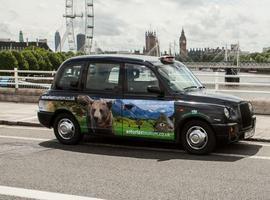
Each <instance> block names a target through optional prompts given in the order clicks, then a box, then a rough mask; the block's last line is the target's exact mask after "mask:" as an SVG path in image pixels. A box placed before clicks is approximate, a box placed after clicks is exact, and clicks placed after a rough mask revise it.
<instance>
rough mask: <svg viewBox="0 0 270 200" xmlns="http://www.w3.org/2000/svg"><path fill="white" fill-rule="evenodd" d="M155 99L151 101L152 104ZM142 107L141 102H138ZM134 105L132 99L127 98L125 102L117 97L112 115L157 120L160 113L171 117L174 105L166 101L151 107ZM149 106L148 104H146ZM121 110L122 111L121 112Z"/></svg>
mask: <svg viewBox="0 0 270 200" xmlns="http://www.w3.org/2000/svg"><path fill="white" fill-rule="evenodd" d="M134 102H138V101H137V100H134ZM154 103H155V101H153V105H154ZM140 106H141V107H142V106H143V104H140ZM141 107H139V106H138V105H136V104H135V103H132V100H129V101H128V103H127V102H125V100H124V101H123V100H120V99H117V100H115V102H114V104H113V107H112V111H113V114H114V115H118V116H123V117H126V118H130V119H152V120H157V119H158V118H159V117H160V115H161V113H162V114H165V115H166V116H167V117H172V116H173V113H174V107H173V106H172V105H171V104H170V105H166V102H164V105H162V106H160V105H159V106H158V107H157V108H155V107H154V106H153V108H151V109H143V108H141ZM148 107H149V106H148ZM121 112H122V113H121Z"/></svg>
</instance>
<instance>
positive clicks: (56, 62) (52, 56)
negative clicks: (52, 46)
mask: <svg viewBox="0 0 270 200" xmlns="http://www.w3.org/2000/svg"><path fill="white" fill-rule="evenodd" d="M48 58H49V60H50V62H51V64H52V70H57V69H58V68H59V66H60V65H61V63H62V62H63V60H62V57H61V55H60V54H59V53H52V52H48Z"/></svg>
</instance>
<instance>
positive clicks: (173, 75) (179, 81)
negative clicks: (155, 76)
mask: <svg viewBox="0 0 270 200" xmlns="http://www.w3.org/2000/svg"><path fill="white" fill-rule="evenodd" d="M158 72H159V74H160V75H161V76H162V77H163V79H165V81H166V83H167V84H168V86H169V87H170V89H171V90H173V91H174V92H177V93H178V92H182V91H189V90H193V89H201V88H203V85H202V84H201V82H200V81H199V80H198V79H197V78H196V77H195V76H194V74H193V73H192V72H191V71H190V70H189V69H188V68H187V67H186V66H185V65H183V64H181V63H180V62H174V63H173V64H167V65H160V66H158Z"/></svg>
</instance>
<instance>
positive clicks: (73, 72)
mask: <svg viewBox="0 0 270 200" xmlns="http://www.w3.org/2000/svg"><path fill="white" fill-rule="evenodd" d="M82 66H83V65H82V64H73V65H69V66H67V67H66V68H65V69H64V70H63V72H62V75H61V77H60V79H59V81H58V83H57V88H58V89H77V88H78V86H79V80H80V74H81V69H82Z"/></svg>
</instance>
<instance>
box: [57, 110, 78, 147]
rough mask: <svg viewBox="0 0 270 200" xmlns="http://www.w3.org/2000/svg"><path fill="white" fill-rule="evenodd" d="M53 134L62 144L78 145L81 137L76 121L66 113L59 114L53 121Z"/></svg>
mask: <svg viewBox="0 0 270 200" xmlns="http://www.w3.org/2000/svg"><path fill="white" fill-rule="evenodd" d="M54 134H55V136H56V138H57V139H58V141H59V142H60V143H62V144H68V145H75V144H78V143H79V142H80V141H81V140H82V138H83V135H82V133H81V130H80V126H79V124H78V122H77V120H76V119H75V118H74V117H73V116H72V115H71V114H67V113H62V114H59V115H58V116H57V117H56V118H55V120H54Z"/></svg>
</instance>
